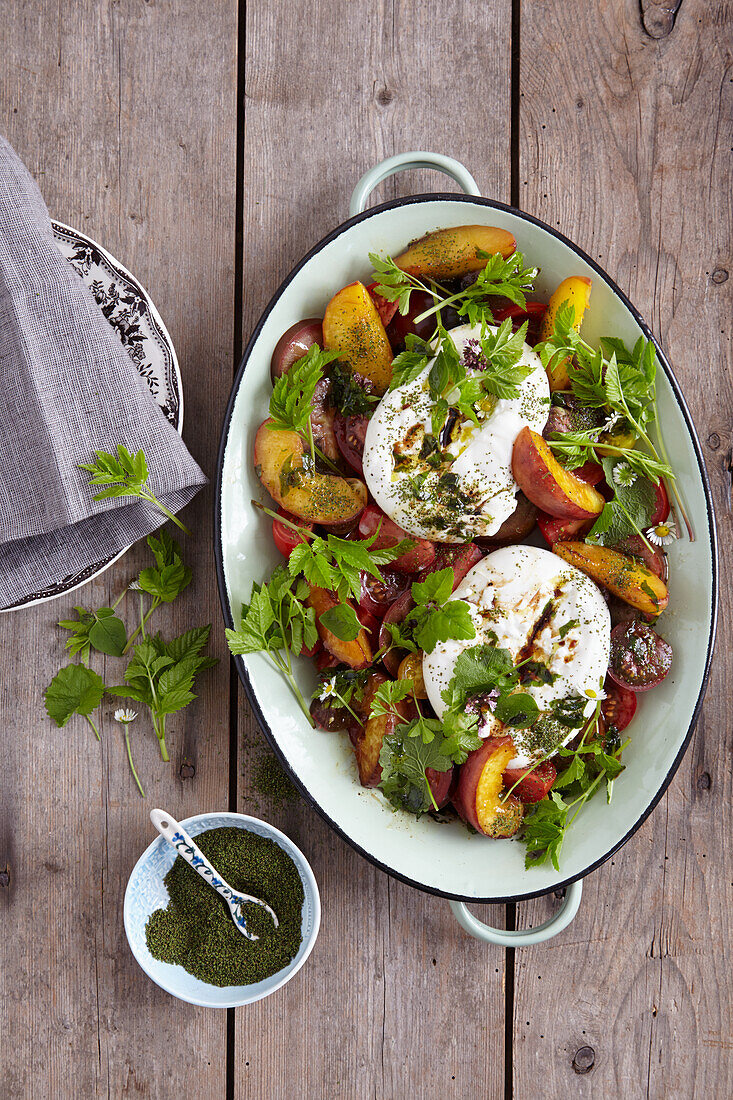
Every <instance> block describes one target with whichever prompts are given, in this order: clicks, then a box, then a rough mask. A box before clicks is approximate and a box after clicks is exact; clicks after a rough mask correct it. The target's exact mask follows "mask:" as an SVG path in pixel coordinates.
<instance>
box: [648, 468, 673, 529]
mask: <svg viewBox="0 0 733 1100" xmlns="http://www.w3.org/2000/svg"><path fill="white" fill-rule="evenodd" d="M654 489H655V497H654V511H653V513H652V527H656V525H657V524H658V523H664V522H665V520H666V519H667V517H668V516H669V497H668V496H667V490H666V489H665V487H664V482H663V481H662V479H661V477H660V479H659V484H658V485H655V487H654Z"/></svg>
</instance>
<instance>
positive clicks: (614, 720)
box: [601, 681, 636, 733]
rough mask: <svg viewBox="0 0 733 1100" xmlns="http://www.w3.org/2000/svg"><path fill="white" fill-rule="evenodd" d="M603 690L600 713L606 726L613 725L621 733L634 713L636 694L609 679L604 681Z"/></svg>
mask: <svg viewBox="0 0 733 1100" xmlns="http://www.w3.org/2000/svg"><path fill="white" fill-rule="evenodd" d="M605 691H606V698H605V699H604V700H603V702H602V703H601V714H602V715H603V720H604V722H605V725H606V728H607V729H608V728H609V727H611V726H613V727H614V728H615V729H616V731H617V732H618V733H621V732H622V730H625V729H626V727H627V726H628V724H629V722H630V721H631V719H632V718H633V717H634V715H635V714H636V694H635V692H633V691H628V690H627V688H625V687H621V685H620V684H614V683H610V682H609V681H606V685H605Z"/></svg>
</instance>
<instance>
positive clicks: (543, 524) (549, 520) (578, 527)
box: [537, 512, 594, 546]
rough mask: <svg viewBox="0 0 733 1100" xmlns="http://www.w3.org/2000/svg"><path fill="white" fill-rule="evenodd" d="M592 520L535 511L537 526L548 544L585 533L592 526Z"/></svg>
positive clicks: (552, 544) (551, 544)
mask: <svg viewBox="0 0 733 1100" xmlns="http://www.w3.org/2000/svg"><path fill="white" fill-rule="evenodd" d="M593 522H594V521H593V520H587V519H558V517H557V516H548V514H547V512H538V513H537V526H538V527H539V529H540V531H541V532H542V535H543V538H544V540H545V542H546V543H547V545H548V546H554V545H555V543H556V542H564V541H567V540H568V539H574V538H576V536H578V535H581V534H583V535H584V534H586V532H588V531H590V529H591V527H592V526H593Z"/></svg>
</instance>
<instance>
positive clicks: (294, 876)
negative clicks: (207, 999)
mask: <svg viewBox="0 0 733 1100" xmlns="http://www.w3.org/2000/svg"><path fill="white" fill-rule="evenodd" d="M196 843H197V844H198V846H199V848H200V849H201V851H202V852H203V853H204V855H205V856H207V857H208V858H209V859H210V860H211V862H212V864H213V865H214V867H215V868H216V870H217V871H218V872H219V874H220V875H221V876H222V878H224V879H226V881H227V882H228V883H229V885H230V886H231V887H232V888H233V889H234V890H239V891H241V892H242V893H243V894H252V895H253V896H254V897H257V898H262V900H263V901H266V902H267V903H268V905H270V906H272V908H273V909H274V910H275V912H276V913H277V918H278V920H279V922H280V923H279V926H278V927H277V928H275V927H274V925H273V923H272V920H271V918H270V917H269V915H268V914H267V913H266V912H265V911H264V910H263V909H261V908H260V907H259V906H256V905H250V906H247V908H246V910H245V912H246V916H247V927H248V928H249V930H250V931H251V932H253V933H254V934H255V935H258V936H259V937H260V938H259V940H255V941H252V940H248V939H247V938H246V937H245V936H243V935H242V933H241V932H240V931H238V929H237V927H236V925H235V924H234V921H233V920H232V918H231V914H230V911H229V907H228V906H227V904H226V902H225V901H224V899H223V898H220V897H219V895H218V894H217V893H216V892H215V891H214V890H212V888H211V886H209V885H208V884H207V883H206V882H205V881H204V880H203V879H202V878H201V877H200V875H198V874H197V872H196V871H194V869H193V867H190V866H189V864H188V863H186V861H185V860H184V859H182V858H181V857H180V856H179V857H178V858H177V859H176V862H175V863H174V864H173V866H172V867H171V869H170V871H169V872H168V874H167V875H166V876H165V879H164V882H165V885H166V886H167V888H168V893H169V895H170V902H169V904H168V907H167V908H166V909H156V911H155V912H154V913H153V914H152V915H151V917H150V919H149V920H148V923H147V926H146V929H145V940H146V943H147V945H148V950H149V951H150V953H151V955H153V956H154V958H156V959H160V960H161V961H162V962H168V963H175V964H177V965H178V966H182V967H183V968H184V970H187V971H188V973H189V974H193V976H194V977H195V978H199V979H200V980H201V981H203V982H208V983H209V985H219V986H223V985H250V984H252V983H254V982H259V981H262V980H263V979H264V978H269V977H270V976H271V975H272V974H276V973H277V971H278V970H282V969H283V967H285V966H287V965H288V963H289V962H290V961H291V960H292V959H293V958H294V957H295V955H296V954H297V952H298V948H299V947H300V943H301V939H302V937H301V932H300V926H301V910H302V906H303V900H304V893H303V883H302V882H301V878H300V875H299V873H298V870H297V868H296V866H295V864H294V863H293V861H292V859H291V858H290V856H289V855H287V853H286V852H284V851H283V850H282V848H281V847H280V846H279V844H276V843H275V841H274V840H268V839H266V838H264V837H259V836H255V835H254V834H253V833H249V832H247V831H246V830H244V829H237V828H223V829H209V830H208V831H207V832H205V833H201V834H199V836H197V837H196Z"/></svg>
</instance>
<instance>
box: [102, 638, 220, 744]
mask: <svg viewBox="0 0 733 1100" xmlns="http://www.w3.org/2000/svg"><path fill="white" fill-rule="evenodd" d="M210 633H211V625H210V624H209V625H208V626H202V627H197V628H194V629H193V630H187V631H185V632H184V633H183V634H180V635H179V636H178V637H177V638H173V639H172V641H170V642H164V641H163V639H162V637H161V636H160V634H156V635H155V636H154V637H152V638H150V637H148V638H146V637H145V635H144V628H143V640H142V641H141V642H138V644H137V645H136V646H135V648H134V650H133V654H132V659H131V660H130V662H129V664H128V665H127V668H126V669H125V672H124V680H125V682H124V684H117V685H114V686H112V687H108V688H107V692H108V693H109V694H110V695H117V696H120V697H121V698H123V699H134V700H135V702H137V703H142V704H143V705H144V706H146V707H147V708H148V710H149V711H150V716H151V718H152V721H153V729H154V730H155V736H156V737H157V738H158V742H159V746H160V755H161V757H162V758H163V760H165V761H168V760H169V759H170V758H169V756H168V749H167V748H166V743H165V720H166V718H167V717H168V715H170V714H175V713H176V712H177V711H179V710H183V708H184V707H187V706H188V704H189V703H191V702H193V700H194V699H195V698H196V696H195V694H194V691H193V689H194V687H195V682H196V676H197V675H198V673H199V672H200V671H201V670H202V669H205V668H211V667H212V666H213V665H215V664H216V663H217V661H216V658H214V657H208V656H207V655H206V654H204V653H203V650H204V649H205V648H206V645H207V643H208V640H209V634H210Z"/></svg>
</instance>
